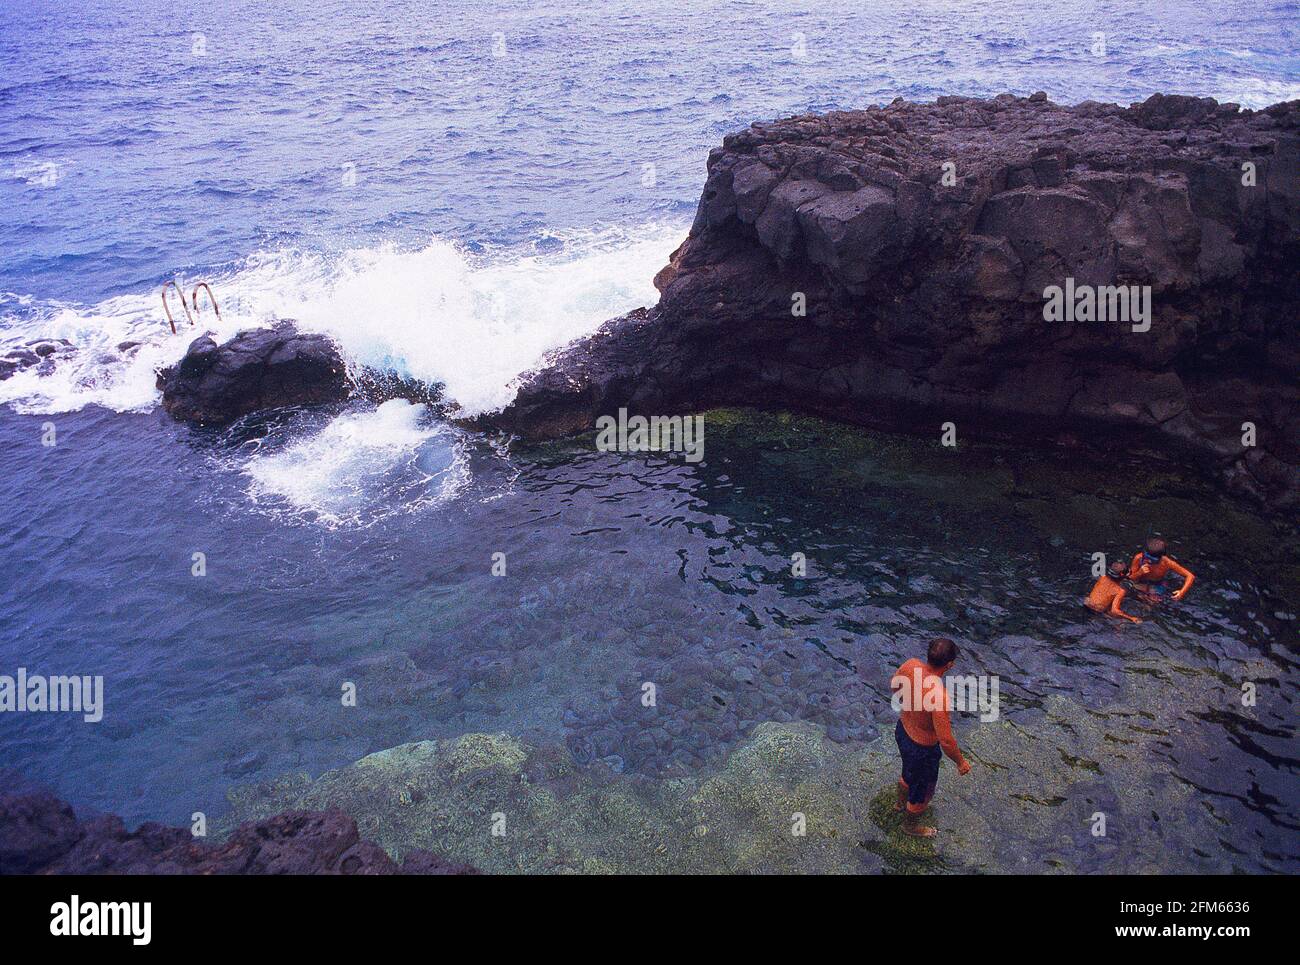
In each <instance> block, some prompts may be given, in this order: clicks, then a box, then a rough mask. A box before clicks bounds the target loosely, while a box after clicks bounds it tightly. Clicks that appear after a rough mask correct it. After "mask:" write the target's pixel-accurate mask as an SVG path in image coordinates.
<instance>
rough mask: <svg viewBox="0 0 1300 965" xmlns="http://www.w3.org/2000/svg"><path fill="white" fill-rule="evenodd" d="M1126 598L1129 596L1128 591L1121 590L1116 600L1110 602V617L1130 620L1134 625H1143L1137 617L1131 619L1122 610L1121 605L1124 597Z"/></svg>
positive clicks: (1116, 595)
mask: <svg viewBox="0 0 1300 965" xmlns="http://www.w3.org/2000/svg"><path fill="white" fill-rule="evenodd" d="M1126 596H1128V590H1120V591H1119V592H1118V593H1116V594H1115V597H1114V599H1112V600H1111V601H1110V615H1111V616H1113V617H1120V618H1121V619H1124V620H1129V621H1131V622H1133V623H1141V622H1142V621H1141V620H1139V619H1138V618H1137V617H1131V616H1129V615H1128V614H1127V613H1125V612H1124V611H1123V610H1121V609H1120V606H1119V605H1120V604H1121V603H1123V602H1124V597H1126Z"/></svg>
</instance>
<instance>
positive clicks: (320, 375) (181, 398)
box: [158, 321, 352, 425]
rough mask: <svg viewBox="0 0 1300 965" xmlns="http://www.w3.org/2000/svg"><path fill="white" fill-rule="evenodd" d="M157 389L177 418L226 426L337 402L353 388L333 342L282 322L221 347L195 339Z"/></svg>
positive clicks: (209, 339)
mask: <svg viewBox="0 0 1300 965" xmlns="http://www.w3.org/2000/svg"><path fill="white" fill-rule="evenodd" d="M158 388H160V389H161V390H162V393H163V400H162V401H163V408H165V409H166V410H167V411H168V412H169V413H170V414H171V415H172V416H174V417H175V418H177V419H184V420H185V421H187V422H197V423H200V424H204V425H222V424H225V423H228V422H233V421H234V420H235V419H238V418H239V417H240V416H244V415H248V414H249V413H250V412H258V411H261V410H263V409H274V408H279V407H282V406H293V405H311V404H318V403H322V402H339V401H342V400H343V399H346V398H347V397H348V396H349V394H350V393H351V391H352V383H351V381H350V380H349V378H348V371H347V366H346V364H345V363H344V361H343V357H342V355H340V354H339V350H338V348H337V347H336V346H335V344H334V342H333V341H332V340H331V339H329V338H328V337H327V336H324V335H308V334H303V333H300V332H299V331H298V330H297V328H296V327H295V326H294V324H293V322H290V321H283V322H280V323H279V324H277V325H275V326H274V327H272V328H258V329H251V330H249V331H244V332H240V333H239V334H237V335H236V336H235V337H234V338H232V339H230V340H229V341H228V342H224V343H222V344H220V345H218V344H217V342H216V340H215V339H213V338H212V336H210V335H203V336H200V337H199V338H196V339H195V340H194V341H193V342H192V343H191V344H190V347H189V349H188V350H187V351H186V352H185V356H184V357H183V358H182V359H181V360H180V361H179V362H178V363H176V364H175V365H173V366H171V367H170V368H167V369H164V370H163V371H162V372H160V373H159V374H158Z"/></svg>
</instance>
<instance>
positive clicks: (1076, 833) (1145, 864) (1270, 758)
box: [0, 401, 1300, 872]
mask: <svg viewBox="0 0 1300 965" xmlns="http://www.w3.org/2000/svg"><path fill="white" fill-rule="evenodd" d="M41 421H42V420H41V419H40V418H36V417H29V416H19V415H15V414H13V413H10V412H5V413H3V414H0V441H2V443H3V446H4V448H5V450H6V451H7V453H8V454H9V456H8V458H10V459H13V460H16V461H15V462H14V463H13V464H15V465H19V464H23V465H30V462H29V461H30V460H46V461H47V462H46V463H44V464H43V465H42V466H41V467H40V472H41V474H42V475H43V477H44V478H47V479H53V480H57V482H58V485H57V487H56V486H54V485H51V486H49V487H48V488H45V489H44V490H42V489H39V488H28V484H29V482H30V480H29V479H28V480H26V481H25V479H24V474H23V473H22V472H20V473H17V474H14V475H9V476H6V477H5V478H4V479H3V481H0V487H2V488H0V505H3V506H5V507H6V508H7V509H6V511H7V512H10V508H17V507H20V506H21V507H22V508H23V512H22V514H21V515H18V514H14V513H10V515H9V517H8V518H7V519H6V520H5V525H4V530H3V537H0V568H2V569H3V571H4V572H3V580H2V581H0V583H2V585H3V588H4V589H3V599H2V600H0V603H2V605H3V609H4V612H5V614H6V628H5V631H4V633H3V636H2V637H0V656H2V657H3V660H4V664H5V666H6V667H7V668H8V672H12V670H13V667H14V666H16V665H18V664H19V663H22V664H23V665H25V666H27V667H28V668H29V669H31V670H33V672H35V671H36V670H37V669H40V670H41V671H43V672H47V673H87V674H90V673H102V674H104V675H105V695H106V696H105V715H104V720H103V721H102V722H101V723H99V724H86V723H84V722H82V721H81V719H80V718H79V717H73V716H71V715H54V714H25V715H11V716H10V718H9V719H8V720H7V721H6V727H5V729H4V730H3V732H0V741H3V759H4V761H5V763H6V765H7V766H10V767H14V766H21V770H22V773H23V775H24V776H25V777H26V778H30V779H35V780H37V781H42V782H45V783H48V784H50V785H52V786H53V787H54V788H55V789H56V790H57V791H59V792H60V793H62V794H64V795H65V796H67V797H68V798H69V799H71V800H73V801H74V802H75V803H77V804H79V805H84V806H90V807H93V808H102V809H105V810H111V811H115V812H119V813H122V814H123V815H124V816H125V817H126V818H127V820H128V821H129V822H130V821H136V820H141V819H145V818H150V819H158V820H164V821H168V822H171V823H178V824H187V823H189V821H190V816H191V814H192V813H193V812H195V811H203V812H205V813H206V814H208V815H211V816H213V818H214V819H215V820H217V821H218V823H220V824H223V825H228V824H229V823H231V822H234V821H236V820H242V819H245V818H247V817H252V816H256V815H261V814H264V813H270V812H272V811H275V810H282V809H284V808H286V807H299V806H310V807H325V806H334V805H338V806H342V807H344V808H345V809H346V810H348V811H349V813H351V814H353V815H354V816H356V817H357V818H358V821H359V822H360V824H361V828H362V832H363V834H364V835H366V836H369V837H373V838H374V839H375V840H377V841H379V842H380V843H381V844H383V845H385V846H386V847H388V848H389V849H390V850H392V851H394V852H396V853H399V854H400V852H402V851H403V850H404V849H408V848H411V847H415V846H421V847H427V848H430V849H432V850H435V851H436V852H439V853H443V854H446V855H448V856H450V857H452V858H455V859H458V860H465V861H469V862H471V863H473V864H476V865H478V866H480V867H483V868H485V869H490V870H514V869H519V870H529V871H533V870H571V869H586V870H597V869H616V870H672V869H679V870H693V869H694V870H703V869H707V868H732V869H735V870H813V869H822V870H830V869H839V870H872V869H875V868H881V867H884V868H889V869H894V870H944V869H960V870H990V871H997V870H1027V871H1050V870H1058V869H1059V870H1075V871H1150V870H1161V871H1166V872H1170V871H1174V872H1176V871H1193V870H1196V871H1222V872H1228V871H1234V870H1244V871H1279V870H1281V871H1294V870H1295V869H1296V867H1297V855H1296V854H1295V848H1294V840H1295V836H1294V830H1295V828H1296V825H1297V819H1298V817H1300V815H1298V814H1297V811H1298V810H1300V798H1298V797H1297V793H1296V784H1295V766H1296V761H1295V755H1294V746H1295V745H1294V721H1295V703H1294V701H1295V693H1296V670H1295V658H1294V644H1295V640H1296V634H1295V626H1296V625H1295V610H1294V605H1293V600H1294V592H1295V589H1296V587H1297V583H1300V579H1298V575H1300V565H1298V562H1297V556H1296V543H1295V541H1294V533H1293V532H1291V531H1289V530H1288V529H1287V528H1286V527H1285V526H1284V525H1283V524H1282V523H1280V522H1277V521H1269V520H1266V519H1264V518H1260V517H1256V516H1254V515H1252V513H1251V512H1250V511H1248V510H1245V509H1242V508H1240V507H1238V506H1236V505H1234V504H1230V503H1227V502H1225V501H1224V499H1223V498H1222V497H1221V496H1220V495H1218V494H1216V492H1215V491H1213V490H1211V489H1209V488H1207V487H1206V486H1205V485H1204V484H1202V483H1200V482H1198V481H1196V480H1194V479H1191V478H1186V477H1183V476H1182V475H1180V474H1179V473H1178V472H1177V471H1176V469H1175V468H1173V467H1170V466H1168V465H1164V464H1157V463H1149V464H1144V463H1124V464H1117V463H1114V462H1113V461H1112V462H1109V463H1107V462H1105V461H1099V457H1098V456H1097V455H1096V454H1089V453H1085V452H1082V451H1080V452H1075V453H1063V454H1057V455H1049V454H1044V453H1041V452H1026V451H1020V450H1015V449H1002V448H998V447H971V446H959V447H958V448H957V449H956V450H952V449H945V448H943V447H941V446H940V445H939V444H938V441H937V438H936V440H935V441H934V442H930V441H924V440H917V439H911V438H903V437H893V436H884V435H875V434H871V433H868V432H863V431H860V430H856V429H848V428H844V427H840V426H836V425H832V424H829V423H824V422H820V421H817V420H814V419H806V418H796V417H791V416H785V415H779V414H764V413H756V412H748V411H732V410H717V411H712V412H709V413H706V414H705V426H706V450H705V458H704V460H703V461H702V462H700V463H698V464H695V465H689V464H686V463H684V462H683V461H682V460H680V459H675V458H671V457H667V456H660V455H653V454H619V453H600V452H596V451H595V450H594V448H593V445H592V438H591V437H590V436H588V437H585V438H580V439H575V440H571V441H569V442H565V443H556V444H550V445H546V446H539V447H532V448H528V447H523V448H518V447H517V448H516V449H514V450H513V451H511V450H507V449H504V448H501V447H496V446H494V445H493V444H491V443H490V441H488V440H486V439H484V438H482V437H478V436H473V435H470V434H466V433H462V432H461V431H460V430H457V429H453V428H451V427H449V426H447V425H445V424H440V423H436V422H433V421H431V420H430V419H428V418H427V417H426V416H425V415H423V414H422V410H420V409H419V408H418V407H414V406H411V405H410V404H408V403H405V402H401V401H398V402H391V403H387V404H385V405H384V406H383V407H380V408H378V409H376V408H374V407H372V406H366V405H359V404H351V405H350V406H348V407H346V408H336V409H333V410H324V411H316V412H311V413H299V414H296V415H291V416H286V417H282V418H281V419H280V420H272V421H270V422H265V423H262V424H258V425H249V424H245V425H243V426H241V427H239V428H237V429H236V430H231V431H229V432H226V433H224V434H211V433H206V434H205V433H202V432H194V431H192V430H189V429H185V428H183V427H179V426H176V425H174V424H171V423H170V422H168V421H167V420H166V419H165V417H162V416H161V415H159V414H156V413H152V414H148V415H139V416H124V415H120V414H104V413H100V412H98V411H96V410H91V411H87V412H83V413H75V414H70V415H65V416H62V417H61V418H60V423H59V424H60V427H61V429H60V432H61V434H62V439H63V440H64V441H63V442H62V443H61V444H60V445H59V446H57V447H55V448H52V449H42V448H41V447H40V445H39V435H40V426H41ZM90 440H95V442H96V444H95V445H88V444H86V443H87V442H89V441H90ZM106 452H114V453H115V457H114V459H113V460H111V461H109V460H107V459H106V458H105V455H104V453H106ZM125 454H129V455H125ZM19 487H22V488H23V494H24V497H25V498H21V499H20V498H19ZM73 507H77V508H76V510H75V511H74V510H73ZM1151 531H1158V532H1161V533H1164V534H1165V535H1167V536H1168V537H1169V538H1170V540H1171V542H1172V546H1173V552H1174V554H1175V555H1176V556H1178V557H1179V558H1180V559H1182V560H1183V561H1184V562H1186V563H1187V564H1188V565H1189V566H1191V567H1192V568H1193V569H1194V570H1195V572H1196V573H1197V576H1198V582H1197V585H1196V587H1195V588H1194V590H1193V592H1192V593H1191V595H1190V596H1189V597H1188V598H1187V600H1186V601H1185V602H1184V603H1182V604H1181V605H1176V606H1173V607H1168V608H1166V609H1164V610H1163V611H1160V612H1157V613H1155V614H1152V615H1149V619H1147V621H1146V622H1145V623H1143V624H1142V625H1141V626H1130V625H1123V626H1119V625H1116V624H1115V623H1112V622H1110V621H1108V620H1106V619H1104V618H1102V617H1098V616H1094V615H1093V614H1091V613H1090V612H1089V611H1087V610H1085V609H1084V608H1083V607H1082V606H1081V604H1080V598H1081V597H1082V596H1083V595H1084V594H1085V593H1086V592H1087V590H1088V588H1089V587H1090V585H1091V582H1092V579H1091V574H1090V568H1091V565H1092V558H1091V554H1092V553H1094V552H1105V553H1108V554H1128V553H1130V552H1131V551H1132V550H1133V549H1134V548H1135V547H1136V546H1137V545H1138V544H1139V542H1140V541H1141V539H1143V538H1144V537H1145V536H1146V535H1147V534H1148V533H1149V532H1151ZM195 552H202V553H204V554H205V560H206V575H205V576H203V577H195V576H192V575H191V568H192V566H193V563H192V554H193V553H195ZM496 553H504V554H505V558H504V562H505V575H504V576H495V575H493V564H494V554H496ZM795 553H803V554H805V556H806V559H807V574H806V576H804V577H802V578H800V577H795V576H793V575H792V573H791V566H792V564H791V557H792V554H795ZM497 559H498V561H499V558H497ZM498 569H499V567H498ZM1129 608H1130V609H1131V610H1134V611H1135V612H1140V611H1139V610H1138V609H1137V606H1136V604H1132V603H1131V604H1129ZM936 634H946V635H948V636H951V637H953V638H955V639H956V640H957V641H958V643H959V644H960V645H961V646H962V647H963V649H964V656H963V658H962V664H961V666H960V667H959V669H960V670H961V671H963V672H966V673H978V674H991V675H997V677H998V678H999V681H1000V694H1001V706H1000V717H999V719H998V720H997V721H994V722H980V721H979V720H978V718H977V717H976V716H975V715H971V714H966V715H960V716H959V719H958V722H957V732H958V737H959V740H960V741H961V742H962V744H963V747H964V748H966V749H967V753H968V754H969V756H971V758H972V760H973V762H974V763H975V769H974V771H973V772H972V774H971V775H969V776H968V777H965V778H958V777H957V776H956V775H955V772H954V771H953V770H952V769H951V767H949V766H945V768H944V769H943V772H942V777H941V780H940V791H939V795H938V797H937V799H936V810H935V820H936V822H937V823H938V826H939V827H940V829H941V832H942V834H941V836H940V837H939V839H938V840H937V842H936V843H935V844H933V845H931V844H928V843H926V844H917V843H915V842H909V841H907V840H905V839H904V838H903V837H902V836H901V835H900V834H899V833H898V832H897V828H896V824H895V821H894V819H893V817H892V814H891V813H890V811H889V807H888V795H890V794H892V787H893V781H894V779H895V778H896V776H897V775H896V773H895V772H896V769H897V760H896V753H897V752H896V750H895V749H894V747H893V739H892V726H893V720H894V719H895V718H894V712H893V711H892V709H891V708H890V706H889V702H888V694H889V690H888V687H889V678H890V676H891V674H892V673H893V671H894V669H895V668H896V667H897V666H898V665H899V664H900V663H901V662H902V661H903V660H904V659H906V658H907V657H910V656H913V655H916V654H918V653H921V652H922V651H923V648H924V644H925V642H926V641H927V640H928V639H929V637H931V636H933V635H936ZM1245 682H1252V683H1254V684H1255V687H1256V691H1257V702H1256V703H1255V705H1254V706H1243V704H1242V699H1241V692H1242V685H1243V683H1245ZM345 683H352V684H354V685H355V689H356V695H357V700H356V706H355V707H348V706H344V704H343V701H342V699H341V690H342V688H343V686H344V684H345ZM646 683H653V684H654V685H655V691H656V697H657V701H656V706H653V707H646V706H644V704H643V701H642V696H643V693H644V690H643V688H644V685H645V684H646ZM421 742H427V743H421ZM882 795H883V796H882ZM795 812H799V813H802V814H804V815H805V817H806V821H807V828H808V833H807V835H806V836H803V837H796V836H793V835H792V834H791V833H790V827H791V821H792V817H791V816H792V814H794V813H795ZM1097 812H1101V813H1104V814H1105V815H1106V816H1107V827H1108V830H1107V835H1106V836H1105V837H1094V836H1093V835H1092V833H1091V830H1090V829H1091V827H1092V823H1091V822H1092V820H1093V816H1094V815H1095V814H1096V813H1097ZM494 814H504V815H505V821H506V828H507V834H506V835H505V836H504V837H498V836H493V835H491V834H490V826H491V823H492V820H493V817H492V816H493V815H494ZM1138 841H1140V842H1142V843H1141V844H1140V845H1137V846H1128V845H1131V844H1134V843H1135V842H1138Z"/></svg>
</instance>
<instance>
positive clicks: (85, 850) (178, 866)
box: [0, 792, 478, 875]
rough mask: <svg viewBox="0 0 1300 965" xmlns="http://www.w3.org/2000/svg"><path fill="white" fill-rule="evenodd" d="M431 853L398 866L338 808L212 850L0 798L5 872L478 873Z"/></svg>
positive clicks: (40, 796) (239, 833) (254, 826)
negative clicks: (361, 835)
mask: <svg viewBox="0 0 1300 965" xmlns="http://www.w3.org/2000/svg"><path fill="white" fill-rule="evenodd" d="M477 873H478V872H477V871H476V870H475V869H474V868H471V867H470V866H468V865H463V864H456V863H453V862H447V861H444V860H442V859H441V858H438V857H436V856H435V855H432V854H430V853H429V852H427V851H412V852H410V853H408V854H407V855H406V856H405V860H404V861H403V863H402V864H401V865H400V866H399V865H398V864H396V863H395V862H394V861H393V859H392V858H390V857H389V856H388V854H387V853H386V852H385V851H384V849H383V848H381V847H379V846H378V845H377V844H373V843H371V842H369V841H363V840H361V837H360V835H359V834H358V832H357V824H356V821H354V820H353V819H352V818H350V817H348V816H347V815H345V814H343V813H342V812H341V811H337V810H331V811H288V812H284V813H281V814H277V815H275V816H273V817H270V818H266V819H264V820H260V821H256V822H251V821H250V822H248V823H245V824H241V825H240V826H239V827H238V828H236V829H235V831H234V832H233V833H232V834H231V835H230V837H229V838H227V839H226V840H225V841H223V842H221V843H218V844H207V843H205V842H203V841H202V840H201V839H196V838H194V837H193V836H192V835H191V834H190V832H189V831H187V830H185V829H183V828H170V827H164V826H163V825H160V824H153V823H147V824H143V825H141V826H140V827H139V828H138V829H137V830H135V831H127V830H126V827H125V826H124V825H123V823H122V821H121V819H120V818H117V817H111V816H110V817H99V818H93V819H91V820H88V821H84V822H83V821H80V820H78V818H77V816H76V814H75V813H74V812H73V810H72V807H71V806H70V805H68V804H67V803H66V802H64V801H60V800H59V799H58V798H56V797H54V796H53V795H51V794H48V793H43V792H35V793H29V794H13V795H6V796H3V797H0V874H200V875H203V874H310V875H318V874H368V875H388V874H477Z"/></svg>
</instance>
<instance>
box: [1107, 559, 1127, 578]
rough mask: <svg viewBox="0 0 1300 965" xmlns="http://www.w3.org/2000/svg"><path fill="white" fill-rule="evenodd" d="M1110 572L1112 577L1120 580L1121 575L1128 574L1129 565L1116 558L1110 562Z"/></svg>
mask: <svg viewBox="0 0 1300 965" xmlns="http://www.w3.org/2000/svg"><path fill="white" fill-rule="evenodd" d="M1109 572H1110V575H1111V576H1112V577H1114V578H1115V579H1117V580H1118V579H1120V578H1121V577H1125V576H1128V566H1127V565H1126V564H1125V563H1124V561H1123V560H1116V561H1115V562H1114V563H1111V564H1110V569H1109Z"/></svg>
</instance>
